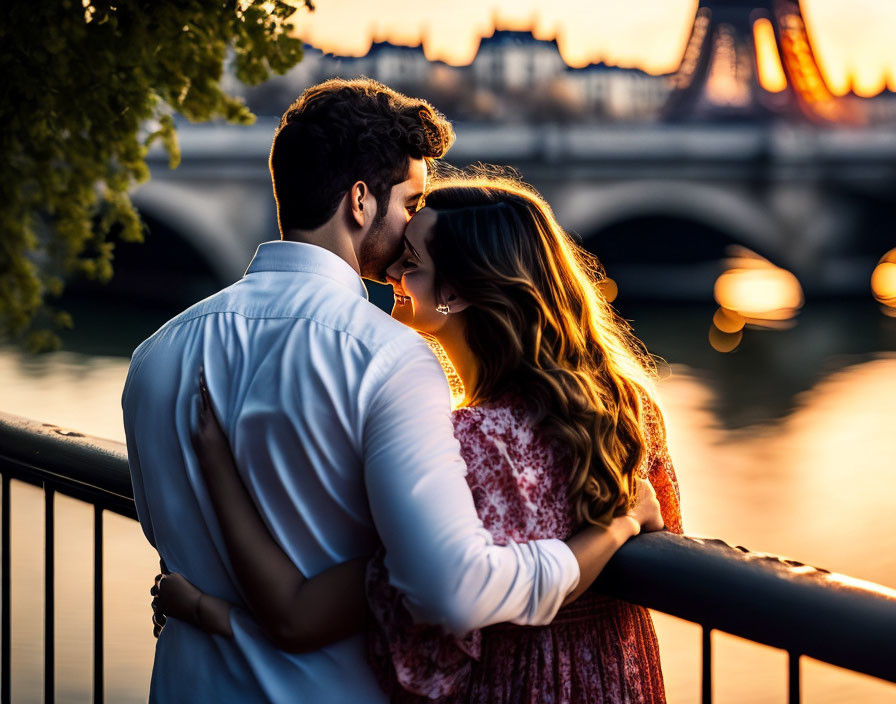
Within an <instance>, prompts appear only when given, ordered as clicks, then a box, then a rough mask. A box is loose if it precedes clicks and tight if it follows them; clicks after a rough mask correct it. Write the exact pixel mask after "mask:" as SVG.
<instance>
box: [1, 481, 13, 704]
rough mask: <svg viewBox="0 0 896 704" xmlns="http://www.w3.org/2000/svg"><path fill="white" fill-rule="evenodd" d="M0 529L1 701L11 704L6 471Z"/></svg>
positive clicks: (7, 482) (7, 486)
mask: <svg viewBox="0 0 896 704" xmlns="http://www.w3.org/2000/svg"><path fill="white" fill-rule="evenodd" d="M0 524H2V525H0V530H2V531H3V537H2V541H3V542H2V545H0V549H2V550H3V557H2V560H0V589H2V590H3V594H2V596H0V611H2V613H0V617H2V618H3V625H2V634H0V651H2V652H0V661H2V663H0V670H2V673H0V676H2V677H3V680H2V682H0V702H2V704H9V702H10V701H11V692H12V689H11V687H10V678H11V674H12V667H11V662H12V661H11V659H10V650H11V641H12V639H11V637H10V636H11V631H10V622H9V614H10V608H9V582H10V579H9V577H10V574H9V543H10V540H9V475H8V474H6V473H5V472H4V474H3V499H2V504H0Z"/></svg>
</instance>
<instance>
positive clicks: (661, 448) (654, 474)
mask: <svg viewBox="0 0 896 704" xmlns="http://www.w3.org/2000/svg"><path fill="white" fill-rule="evenodd" d="M644 430H645V435H646V439H647V448H648V449H647V478H648V479H649V481H650V483H651V484H652V485H653V488H654V491H656V498H657V499H658V500H659V502H660V511H661V513H662V514H663V522H664V523H665V524H666V528H667V529H668V530H669V531H671V532H672V533H682V532H684V531H683V529H682V526H681V495H680V493H679V490H678V478H677V477H676V476H675V468H674V467H673V466H672V458H671V457H669V448H668V446H667V445H666V424H665V421H664V420H663V413H662V411H660V409H659V406H657V405H656V402H655V401H653V400H652V399H650V398H645V403H644Z"/></svg>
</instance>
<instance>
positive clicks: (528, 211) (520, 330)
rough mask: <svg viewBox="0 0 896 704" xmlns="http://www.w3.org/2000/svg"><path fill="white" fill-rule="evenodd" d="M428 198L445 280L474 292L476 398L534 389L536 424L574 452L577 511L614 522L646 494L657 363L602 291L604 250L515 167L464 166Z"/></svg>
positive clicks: (471, 322) (471, 323)
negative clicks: (484, 170) (472, 169)
mask: <svg viewBox="0 0 896 704" xmlns="http://www.w3.org/2000/svg"><path fill="white" fill-rule="evenodd" d="M425 202H426V207H427V208H430V209H432V210H434V211H435V212H436V214H437V219H436V223H435V226H434V227H435V229H434V233H433V237H432V238H431V240H430V243H429V251H430V253H431V255H432V258H433V262H434V264H435V271H436V290H437V291H439V290H440V289H441V288H442V287H443V286H446V285H447V286H450V287H451V288H452V289H453V290H454V291H455V292H456V293H457V294H458V295H459V296H461V297H462V298H464V299H465V300H467V301H468V302H469V303H470V306H469V307H468V308H467V309H466V310H465V311H464V312H463V315H465V331H466V338H467V342H468V344H469V345H470V348H471V349H472V351H473V353H474V354H475V355H476V357H477V358H478V360H479V362H480V365H481V367H480V370H479V371H480V373H479V381H478V383H477V385H476V388H474V389H467V398H468V399H470V401H471V402H472V403H474V404H476V405H479V404H487V403H492V402H495V401H497V400H498V399H499V398H500V397H501V396H503V395H504V394H506V393H508V392H513V393H515V394H517V395H518V396H520V397H522V398H523V399H525V401H527V402H528V403H529V405H530V407H531V409H532V411H533V412H534V414H535V422H536V427H538V428H539V429H540V431H541V432H544V433H546V434H547V435H548V437H552V438H556V439H557V440H559V441H560V443H562V446H564V447H566V448H568V450H569V452H570V455H571V460H572V466H571V470H570V484H569V498H570V501H571V505H572V507H573V509H574V512H575V516H576V518H577V520H578V521H579V522H580V523H592V524H597V525H607V524H608V523H609V522H610V521H611V520H612V518H613V516H614V515H617V514H618V513H620V512H623V511H624V510H625V509H626V508H628V507H629V506H630V504H631V500H632V499H633V498H634V497H633V496H632V493H633V488H634V474H635V472H636V471H637V469H638V467H639V466H640V465H641V462H642V460H643V458H644V456H645V452H646V450H645V437H644V432H643V430H642V423H641V419H642V415H643V413H644V409H643V408H642V405H643V400H642V399H643V398H644V394H647V397H646V398H650V397H651V395H650V389H651V388H652V383H651V382H652V377H653V376H654V374H655V372H654V369H655V365H654V364H653V362H652V360H651V358H650V357H649V356H648V355H647V353H646V351H645V350H644V347H643V345H642V344H641V343H640V342H639V341H638V340H637V338H635V336H634V335H633V334H632V331H631V328H630V327H629V325H628V324H627V323H626V322H625V321H623V320H622V319H621V318H620V317H619V316H618V315H617V314H616V312H615V311H614V309H613V308H612V306H611V305H610V304H609V302H608V301H607V299H606V298H605V297H604V295H603V294H602V292H601V281H602V279H604V278H605V276H604V273H603V270H602V268H601V266H600V264H599V262H598V261H597V259H596V258H595V257H593V256H592V255H591V254H589V253H588V252H586V251H585V250H584V249H582V248H581V247H579V246H578V245H577V244H576V243H575V242H574V241H573V240H572V238H571V237H570V236H569V235H568V234H567V233H566V232H564V230H563V229H562V228H561V227H560V226H559V224H558V223H557V221H556V219H555V218H554V215H553V213H552V212H551V209H550V207H549V206H548V204H547V203H546V202H545V201H544V200H543V199H542V198H541V197H540V196H539V195H538V194H537V193H535V192H534V191H533V190H532V189H530V188H528V187H527V186H525V185H524V184H522V183H520V182H519V181H517V180H515V179H512V178H508V177H506V176H495V175H479V176H475V175H474V176H468V177H466V178H460V177H457V176H454V177H453V178H451V179H448V180H442V181H441V182H439V183H437V184H435V185H434V187H433V188H432V189H431V190H430V192H428V193H427V195H426V201H425ZM651 402H652V401H651Z"/></svg>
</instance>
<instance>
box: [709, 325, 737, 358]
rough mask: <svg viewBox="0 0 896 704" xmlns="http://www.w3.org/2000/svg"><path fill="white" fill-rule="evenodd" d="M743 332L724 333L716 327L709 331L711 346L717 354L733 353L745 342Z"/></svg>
mask: <svg viewBox="0 0 896 704" xmlns="http://www.w3.org/2000/svg"><path fill="white" fill-rule="evenodd" d="M743 337H744V332H743V330H738V331H737V332H723V331H722V330H719V328H717V327H716V326H715V325H713V326H712V327H711V328H710V329H709V344H710V345H712V348H713V349H714V350H715V351H716V352H733V351H734V350H735V349H737V346H738V345H740V343H741V340H743Z"/></svg>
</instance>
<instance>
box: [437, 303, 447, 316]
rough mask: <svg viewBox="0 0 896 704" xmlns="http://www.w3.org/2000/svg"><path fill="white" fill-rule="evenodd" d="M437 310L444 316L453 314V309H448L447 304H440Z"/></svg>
mask: <svg viewBox="0 0 896 704" xmlns="http://www.w3.org/2000/svg"><path fill="white" fill-rule="evenodd" d="M436 310H437V311H439V313H441V314H442V315H448V314H449V313H450V312H451V308H449V307H448V304H447V303H439V305H437V306H436Z"/></svg>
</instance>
